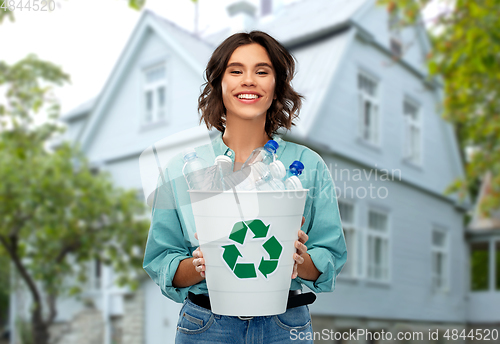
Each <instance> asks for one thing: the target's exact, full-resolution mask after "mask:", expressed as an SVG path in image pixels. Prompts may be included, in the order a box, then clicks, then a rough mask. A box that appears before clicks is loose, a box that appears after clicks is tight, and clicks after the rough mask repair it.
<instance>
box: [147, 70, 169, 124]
mask: <svg viewBox="0 0 500 344" xmlns="http://www.w3.org/2000/svg"><path fill="white" fill-rule="evenodd" d="M166 97H167V78H166V69H165V65H164V64H160V65H157V66H155V67H153V68H149V69H146V70H145V71H144V117H143V123H144V124H149V123H154V122H161V121H164V120H165V119H166Z"/></svg>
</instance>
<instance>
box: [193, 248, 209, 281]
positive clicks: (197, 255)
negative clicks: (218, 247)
mask: <svg viewBox="0 0 500 344" xmlns="http://www.w3.org/2000/svg"><path fill="white" fill-rule="evenodd" d="M193 257H194V259H193V265H194V269H195V270H196V271H197V272H199V273H200V275H201V277H205V269H206V266H205V258H203V253H202V252H201V250H200V248H199V247H198V248H197V249H196V250H194V251H193Z"/></svg>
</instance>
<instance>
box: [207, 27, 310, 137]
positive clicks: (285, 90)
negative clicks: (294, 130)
mask: <svg viewBox="0 0 500 344" xmlns="http://www.w3.org/2000/svg"><path fill="white" fill-rule="evenodd" d="M252 43H257V44H260V45H261V46H262V47H264V48H265V49H266V51H267V54H268V55H269V58H270V60H271V63H272V65H273V67H274V70H275V75H276V76H275V78H276V82H275V91H274V92H275V95H276V99H274V100H273V102H272V104H271V106H270V107H269V109H268V110H267V114H266V128H265V130H266V133H267V135H269V137H272V136H273V135H274V134H276V132H277V131H278V129H280V128H286V129H287V130H290V128H291V127H292V125H296V124H295V123H294V119H296V118H297V117H298V116H299V115H298V113H299V112H300V108H301V107H302V100H301V98H305V97H304V96H302V95H300V94H299V93H297V92H295V90H294V89H293V88H292V86H291V85H290V82H291V81H292V79H293V77H294V76H295V61H294V57H293V56H292V54H290V53H289V52H288V50H287V49H286V48H285V47H284V46H282V45H281V44H280V43H279V42H278V41H277V40H275V39H274V38H273V37H271V36H270V35H268V34H267V33H265V32H262V31H251V32H250V33H246V32H242V33H236V34H234V35H232V36H230V37H228V38H226V40H224V42H222V43H221V44H220V45H219V46H218V47H217V49H215V51H214V52H213V54H212V57H211V58H210V61H208V64H207V68H206V69H205V80H206V82H205V83H204V84H203V85H202V86H205V88H204V90H203V92H202V93H201V95H200V96H199V98H198V113H200V112H201V117H200V124H201V122H202V121H205V124H206V126H207V128H208V129H209V130H211V129H212V128H216V129H217V130H219V131H221V132H224V130H225V128H226V107H225V106H224V102H223V100H222V85H221V84H222V77H223V75H224V72H225V71H226V66H227V63H228V62H229V59H230V58H231V55H232V54H233V52H234V51H235V50H236V48H238V47H240V46H242V45H247V44H252Z"/></svg>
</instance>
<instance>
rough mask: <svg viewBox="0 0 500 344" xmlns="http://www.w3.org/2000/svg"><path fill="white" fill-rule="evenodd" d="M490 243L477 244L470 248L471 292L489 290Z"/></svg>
mask: <svg viewBox="0 0 500 344" xmlns="http://www.w3.org/2000/svg"><path fill="white" fill-rule="evenodd" d="M489 246H490V245H489V242H487V241H485V242H476V243H472V244H471V246H470V254H471V257H470V276H471V290H472V291H481V290H488V289H489V283H490V280H489V276H490V274H489V266H490V264H489V261H490V254H489V253H490V250H489Z"/></svg>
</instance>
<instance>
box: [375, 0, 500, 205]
mask: <svg viewBox="0 0 500 344" xmlns="http://www.w3.org/2000/svg"><path fill="white" fill-rule="evenodd" d="M434 1H437V2H438V3H441V4H442V5H445V7H446V8H447V9H448V10H447V11H443V13H440V14H438V15H436V17H435V18H433V21H434V23H433V24H434V28H435V29H434V30H432V31H430V32H429V35H430V37H431V41H432V51H431V52H430V54H428V56H427V65H428V69H429V75H430V78H435V77H440V78H441V79H442V80H443V82H444V94H445V97H444V104H443V105H444V106H443V108H444V113H443V117H444V118H445V119H446V120H447V121H449V122H451V123H452V124H453V126H454V128H455V133H456V136H457V138H458V141H459V144H460V148H461V153H462V158H463V159H462V160H463V162H464V169H465V178H464V179H457V180H455V181H454V182H453V184H452V185H450V187H449V188H448V189H447V193H448V194H449V193H454V192H458V193H459V195H460V196H461V197H462V198H463V197H465V196H466V195H467V194H468V193H470V194H472V195H475V194H477V190H478V183H479V180H480V179H481V178H482V177H483V176H484V175H485V173H486V172H487V171H491V172H492V176H493V178H492V190H491V193H490V194H488V195H487V197H486V199H485V202H483V203H482V204H481V208H482V212H483V214H484V215H488V214H489V212H490V211H491V210H492V209H497V208H499V207H500V87H498V85H499V82H500V20H499V19H498V13H500V0H477V1H471V0H455V1H448V0H434ZM379 2H380V3H382V4H384V5H386V6H387V7H388V10H389V12H392V13H394V11H396V10H399V11H400V12H401V13H402V14H403V16H402V20H401V23H400V25H402V26H405V25H412V24H415V23H417V22H420V23H421V21H422V16H421V11H422V9H423V8H425V6H426V5H427V4H428V3H429V2H430V0H419V1H416V0H379ZM469 152H472V153H470V154H468V153H469Z"/></svg>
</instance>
